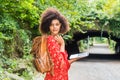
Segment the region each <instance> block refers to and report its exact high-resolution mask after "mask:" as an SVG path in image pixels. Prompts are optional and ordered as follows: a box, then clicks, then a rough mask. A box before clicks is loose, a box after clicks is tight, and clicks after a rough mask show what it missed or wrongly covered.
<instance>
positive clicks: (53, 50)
mask: <svg viewBox="0 0 120 80" xmlns="http://www.w3.org/2000/svg"><path fill="white" fill-rule="evenodd" d="M47 44H48V51H49V53H50V56H51V58H52V61H53V64H54V67H53V70H54V75H53V76H52V75H51V74H50V73H49V72H47V73H46V76H45V80H68V70H69V67H70V64H69V62H68V59H67V57H68V55H67V53H66V52H60V44H59V43H58V42H57V41H56V40H55V39H54V37H53V36H48V37H47Z"/></svg>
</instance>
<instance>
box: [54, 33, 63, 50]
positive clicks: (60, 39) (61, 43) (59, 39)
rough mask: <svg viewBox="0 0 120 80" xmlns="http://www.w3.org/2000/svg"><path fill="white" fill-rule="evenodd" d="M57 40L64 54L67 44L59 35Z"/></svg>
mask: <svg viewBox="0 0 120 80" xmlns="http://www.w3.org/2000/svg"><path fill="white" fill-rule="evenodd" d="M55 40H56V41H57V42H58V43H59V44H60V45H61V48H60V51H61V52H64V51H65V42H64V39H63V38H62V36H60V35H57V36H55Z"/></svg>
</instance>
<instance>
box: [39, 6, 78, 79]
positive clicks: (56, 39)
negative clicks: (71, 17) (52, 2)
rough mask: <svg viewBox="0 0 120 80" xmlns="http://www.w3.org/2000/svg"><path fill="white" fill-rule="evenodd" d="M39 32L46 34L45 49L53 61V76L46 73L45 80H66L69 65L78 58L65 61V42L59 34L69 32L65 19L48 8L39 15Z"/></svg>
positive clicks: (54, 10)
mask: <svg viewBox="0 0 120 80" xmlns="http://www.w3.org/2000/svg"><path fill="white" fill-rule="evenodd" d="M39 29H40V31H41V33H42V34H47V35H48V36H47V48H48V52H49V53H50V56H51V59H52V61H53V64H54V66H53V73H54V74H53V75H51V74H50V72H47V73H46V76H45V80H68V70H69V67H70V64H71V63H72V62H74V61H76V60H78V58H75V59H72V60H67V57H68V55H67V53H66V51H65V42H64V40H63V38H62V36H61V35H60V34H64V33H66V32H67V31H68V30H69V24H68V21H67V20H66V18H65V17H64V16H63V15H61V14H60V12H58V11H57V10H56V9H54V8H48V9H47V10H45V12H43V14H42V15H41V24H40V28H39Z"/></svg>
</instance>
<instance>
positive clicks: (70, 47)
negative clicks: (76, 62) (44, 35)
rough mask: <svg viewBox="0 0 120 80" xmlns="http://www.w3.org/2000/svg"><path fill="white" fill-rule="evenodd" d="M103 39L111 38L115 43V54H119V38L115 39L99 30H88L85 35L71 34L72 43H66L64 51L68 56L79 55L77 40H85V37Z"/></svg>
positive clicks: (79, 33)
mask: <svg viewBox="0 0 120 80" xmlns="http://www.w3.org/2000/svg"><path fill="white" fill-rule="evenodd" d="M88 36H89V37H101V36H102V37H105V38H109V36H110V38H111V40H114V41H115V42H116V46H115V52H116V53H117V54H118V53H119V54H120V38H117V37H116V36H113V35H112V34H109V33H108V32H107V31H102V32H101V31H100V30H88V31H86V33H81V32H76V33H74V34H73V40H72V41H66V42H67V45H66V50H67V51H68V53H69V55H71V54H75V53H79V48H78V45H77V42H78V41H79V40H82V39H85V38H87V37H88Z"/></svg>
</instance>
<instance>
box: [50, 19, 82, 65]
mask: <svg viewBox="0 0 120 80" xmlns="http://www.w3.org/2000/svg"><path fill="white" fill-rule="evenodd" d="M60 28H61V23H60V22H59V20H57V19H54V20H52V22H51V25H50V34H51V35H53V36H54V38H55V40H56V41H58V43H59V44H60V45H61V47H60V52H64V51H65V42H64V39H63V38H62V36H60V35H59V31H60ZM78 59H80V58H74V59H71V60H69V63H70V64H71V63H73V62H75V61H77V60H78Z"/></svg>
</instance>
